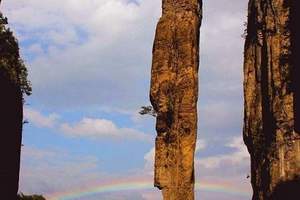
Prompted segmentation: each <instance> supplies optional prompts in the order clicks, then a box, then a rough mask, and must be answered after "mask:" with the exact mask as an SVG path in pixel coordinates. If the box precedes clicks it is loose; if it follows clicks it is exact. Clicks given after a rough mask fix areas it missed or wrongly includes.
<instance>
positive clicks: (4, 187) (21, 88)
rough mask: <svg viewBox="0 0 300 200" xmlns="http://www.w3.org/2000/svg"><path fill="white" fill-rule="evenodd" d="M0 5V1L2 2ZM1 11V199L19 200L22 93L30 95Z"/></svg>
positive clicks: (20, 63)
mask: <svg viewBox="0 0 300 200" xmlns="http://www.w3.org/2000/svg"><path fill="white" fill-rule="evenodd" d="M0 3H1V1H0ZM6 24H7V19H6V18H5V17H3V15H2V13H1V12H0V92H1V96H0V137H1V139H0V196H1V199H3V200H4V199H5V200H16V199H17V193H18V186H19V170H20V154H21V140H22V125H23V93H26V94H30V92H31V87H30V84H29V83H28V81H27V70H26V68H25V66H24V64H23V61H22V60H21V58H20V55H19V46H18V42H17V40H16V39H15V37H14V36H13V34H12V32H11V31H10V30H9V29H8V28H7V27H6Z"/></svg>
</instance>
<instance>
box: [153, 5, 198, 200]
mask: <svg viewBox="0 0 300 200" xmlns="http://www.w3.org/2000/svg"><path fill="white" fill-rule="evenodd" d="M201 19H202V1H201V0H163V1H162V17H161V18H160V20H159V22H158V24H157V29H156V35H155V41H154V46H153V62H152V71H151V73H152V74H151V91H150V100H151V104H152V106H153V108H154V110H155V111H156V113H157V121H156V131H157V137H156V149H155V150H156V151H155V180H154V182H155V183H154V184H155V186H156V187H158V188H159V189H161V190H162V193H163V197H164V200H193V199H194V152H195V145H196V138H197V99H198V66H199V28H200V24H201Z"/></svg>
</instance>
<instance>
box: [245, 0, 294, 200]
mask: <svg viewBox="0 0 300 200" xmlns="http://www.w3.org/2000/svg"><path fill="white" fill-rule="evenodd" d="M299 11H300V7H299V1H297V0H250V1H249V5H248V25H247V36H246V43H245V52H244V53H245V54H244V56H245V60H244V78H245V79H244V97H245V118H244V141H245V143H246V145H247V147H248V150H249V152H250V155H251V182H252V187H253V192H254V194H253V200H275V199H276V200H280V199H281V200H282V199H285V200H291V199H295V200H296V199H298V198H299V196H300V185H299V184H300V183H299V175H300V131H299V123H300V121H299V112H300V111H299V103H300V99H299V88H300V84H299V80H300V73H299V68H300V62H299V57H300V54H299V33H298V30H297V26H299V21H298V23H297V22H296V21H297V20H299V19H300V18H299ZM296 185H297V186H296ZM295 187H297V188H298V189H297V190H295V189H293V188H295ZM289 195H290V197H289ZM295 195H296V196H295ZM292 196H295V197H292ZM283 197H284V198H283Z"/></svg>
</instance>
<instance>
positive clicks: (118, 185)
mask: <svg viewBox="0 0 300 200" xmlns="http://www.w3.org/2000/svg"><path fill="white" fill-rule="evenodd" d="M153 188H154V187H153V182H152V181H149V180H143V181H141V180H131V181H128V180H127V181H118V182H110V183H104V184H103V183H102V184H98V185H94V186H89V187H83V188H79V189H77V190H73V191H67V192H60V193H55V194H52V195H49V196H47V199H49V200H80V199H81V198H83V197H87V196H92V195H96V194H102V193H107V192H120V191H131V190H148V189H153ZM195 189H196V190H200V191H208V192H217V193H226V194H231V195H237V196H243V197H249V196H250V191H248V190H245V189H239V188H237V187H234V186H233V185H230V184H227V183H208V182H203V183H196V185H195Z"/></svg>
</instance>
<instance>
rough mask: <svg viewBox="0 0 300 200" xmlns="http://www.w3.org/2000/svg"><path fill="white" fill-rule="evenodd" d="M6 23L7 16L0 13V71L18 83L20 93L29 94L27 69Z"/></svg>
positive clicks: (16, 42)
mask: <svg viewBox="0 0 300 200" xmlns="http://www.w3.org/2000/svg"><path fill="white" fill-rule="evenodd" d="M6 25H7V18H6V17H4V16H3V15H2V13H0V71H2V72H4V73H5V74H6V75H7V76H8V77H9V79H10V80H12V82H14V83H15V84H16V85H19V86H20V88H21V91H22V93H25V94H27V95H30V94H31V91H32V89H31V84H30V82H29V81H28V79H27V76H28V72H27V69H26V67H25V65H24V62H23V60H22V59H21V58H20V54H19V45H18V41H17V40H16V38H15V37H14V36H13V33H12V31H11V30H10V29H9V28H7V27H6Z"/></svg>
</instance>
